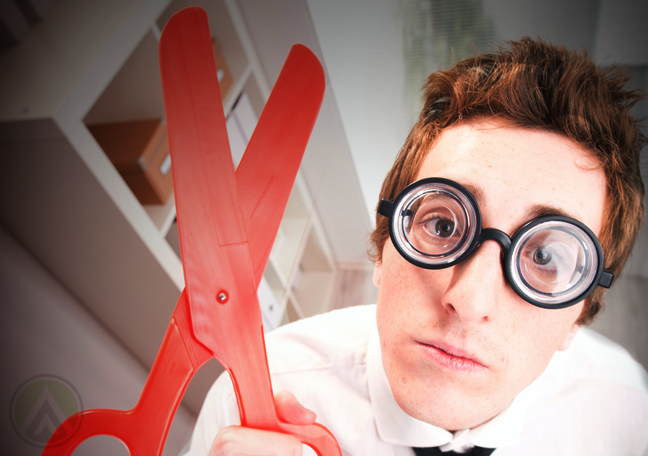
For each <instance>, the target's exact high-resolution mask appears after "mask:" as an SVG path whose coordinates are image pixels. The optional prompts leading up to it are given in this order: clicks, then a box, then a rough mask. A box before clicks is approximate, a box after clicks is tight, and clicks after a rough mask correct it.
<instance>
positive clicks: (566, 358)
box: [502, 328, 648, 455]
mask: <svg viewBox="0 0 648 456" xmlns="http://www.w3.org/2000/svg"><path fill="white" fill-rule="evenodd" d="M530 391H532V392H533V393H532V394H533V395H534V399H533V400H532V403H531V405H530V407H529V409H528V410H527V419H526V421H525V426H524V431H523V436H522V439H521V442H520V446H518V447H516V448H515V450H520V451H521V450H525V449H528V450H529V453H530V454H533V452H532V451H531V449H532V448H543V449H544V450H545V453H546V454H576V455H580V454H583V455H584V454H628V455H630V454H643V452H644V451H646V450H647V449H648V435H647V434H646V429H648V374H646V370H645V369H644V368H643V367H642V366H641V365H640V364H639V363H637V362H636V361H635V360H634V359H632V357H631V356H630V354H629V353H628V352H627V351H626V350H625V349H624V348H622V347H621V346H619V345H618V344H616V343H614V342H612V341H610V340H609V339H607V338H605V337H603V336H601V335H600V334H598V333H596V332H594V331H593V330H590V329H587V328H581V329H580V330H579V332H578V334H577V336H576V337H575V338H574V340H573V342H572V344H571V346H570V347H569V349H568V350H566V351H564V352H557V353H556V354H555V355H554V357H553V359H552V360H551V362H550V363H549V366H548V367H547V369H546V371H545V372H544V373H543V374H542V375H541V376H540V377H539V378H538V380H537V381H536V382H534V384H532V385H531V387H530ZM502 454H509V453H507V452H504V451H502ZM510 454H513V453H510ZM515 454H518V453H515Z"/></svg>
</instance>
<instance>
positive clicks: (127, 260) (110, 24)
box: [0, 0, 336, 411]
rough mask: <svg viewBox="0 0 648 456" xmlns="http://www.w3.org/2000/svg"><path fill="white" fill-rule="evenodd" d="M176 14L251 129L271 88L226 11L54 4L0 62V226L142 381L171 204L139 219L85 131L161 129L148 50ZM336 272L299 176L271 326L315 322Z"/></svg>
mask: <svg viewBox="0 0 648 456" xmlns="http://www.w3.org/2000/svg"><path fill="white" fill-rule="evenodd" d="M186 6H201V7H203V8H204V9H205V10H206V11H207V14H208V16H209V22H210V28H211V31H212V34H213V36H214V37H215V38H216V39H217V40H218V42H219V44H220V46H221V49H222V52H223V54H224V56H225V58H226V60H227V63H228V66H229V68H230V71H231V73H232V75H233V79H234V83H233V85H232V87H231V89H230V90H229V92H228V93H227V94H226V96H225V97H224V108H225V113H226V115H227V113H229V111H230V110H231V108H232V106H233V105H234V103H235V102H236V99H237V98H238V96H239V95H240V94H241V92H243V91H245V92H246V93H247V95H248V96H249V98H250V100H251V102H252V105H253V107H254V109H255V111H256V112H257V115H260V113H261V110H262V107H263V104H264V103H265V100H266V99H267V98H268V96H269V93H270V86H269V84H268V81H266V79H265V74H264V71H263V69H262V68H261V65H260V63H259V61H260V60H259V57H258V56H257V54H256V51H255V49H254V46H253V44H252V40H251V39H250V36H249V34H248V31H247V30H246V26H245V22H244V20H243V18H242V15H241V12H240V11H239V9H238V6H237V3H236V2H235V1H234V0H199V1H191V2H190V1H185V0H174V1H172V2H169V1H165V0H143V1H140V2H132V1H130V0H113V1H111V2H106V3H105V4H104V5H102V6H98V5H96V4H95V3H94V2H84V1H83V0H61V1H60V2H57V5H56V7H55V8H53V9H52V11H51V13H50V14H49V16H48V17H47V18H46V20H45V21H44V22H43V23H41V24H39V26H37V27H35V28H34V30H33V31H32V32H31V35H30V36H29V37H28V38H27V39H26V40H25V41H24V42H23V43H21V44H20V45H18V46H16V47H14V48H11V49H9V50H7V51H6V52H5V53H4V54H3V55H2V56H0V66H2V67H3V68H5V70H4V71H3V72H2V73H1V74H0V94H1V96H2V99H3V100H4V101H3V103H2V104H1V105H0V144H2V149H3V153H2V160H3V163H2V166H1V167H0V169H1V171H0V194H1V195H0V216H1V220H2V223H3V224H5V225H6V226H7V228H8V229H9V230H10V231H12V232H13V233H14V235H16V236H17V237H18V238H19V239H20V240H21V241H22V242H23V243H24V244H25V245H26V246H27V247H28V248H29V249H30V250H31V251H32V252H33V253H34V254H35V256H36V257H37V258H39V259H40V261H41V262H42V263H43V264H44V265H45V266H46V267H47V268H48V269H49V270H50V271H51V272H52V274H53V275H54V276H55V277H57V279H58V280H60V281H61V282H62V283H63V284H64V285H65V286H66V287H67V288H68V289H69V290H70V291H71V292H72V294H74V295H75V296H77V297H78V298H79V300H80V301H81V302H83V303H84V304H85V305H86V306H87V308H88V309H89V310H90V312H91V313H92V314H94V315H95V317H96V318H97V319H98V320H99V321H100V322H101V323H102V324H103V325H105V327H107V329H108V330H109V331H110V332H111V333H112V334H114V335H115V337H116V338H117V339H118V340H120V341H121V342H122V343H123V344H124V345H125V346H126V347H127V348H128V350H129V351H131V352H132V353H133V354H134V355H135V356H136V357H137V358H138V359H139V360H140V361H141V362H142V363H143V364H144V365H146V366H148V367H150V366H151V365H152V363H153V360H154V357H155V354H156V353H157V350H158V347H159V344H160V342H161V341H162V337H163V335H164V331H165V329H166V326H167V324H168V321H169V317H170V316H171V313H172V311H173V309H174V307H175V304H176V302H177V299H178V298H179V295H180V292H181V290H182V288H183V287H184V278H183V272H182V263H181V260H180V258H179V254H178V253H177V246H175V247H176V248H175V249H174V242H177V232H176V233H174V219H175V205H174V200H173V197H171V199H170V200H169V201H168V202H167V203H166V204H164V205H155V206H143V205H141V204H140V203H139V202H138V200H137V198H136V197H135V196H134V195H133V193H132V192H131V190H130V189H129V188H128V186H127V185H126V184H125V183H124V181H123V180H122V179H121V177H120V175H119V173H118V172H117V171H116V170H115V168H114V167H113V165H112V164H111V163H110V161H109V160H108V158H107V157H106V155H105V154H104V153H103V151H102V150H101V147H100V146H99V144H97V142H96V141H95V140H94V138H93V136H92V135H91V134H90V132H89V131H88V129H87V125H92V124H97V123H106V122H119V121H130V120H140V119H151V118H158V119H163V118H164V107H163V101H162V93H161V84H160V78H159V68H158V57H157V42H158V40H159V36H160V30H161V29H162V28H163V26H164V24H165V23H166V21H167V20H168V18H169V17H170V16H171V15H172V14H173V13H174V12H175V11H177V10H179V9H182V8H184V7H186ZM35 68H36V69H37V71H35ZM6 69H9V71H7V70H6ZM335 272H336V266H335V261H334V258H333V255H332V253H331V249H330V248H329V246H328V241H327V236H326V235H325V232H324V230H323V228H322V223H321V221H320V218H319V215H318V213H317V211H316V209H315V205H314V202H313V199H312V197H311V195H310V194H309V192H308V185H307V183H306V182H305V179H304V176H303V175H302V174H301V172H300V175H299V176H298V179H297V183H296V185H295V187H294V189H293V192H292V194H291V197H290V201H289V203H288V207H287V210H286V213H285V216H284V219H283V222H282V224H281V228H280V232H279V235H278V237H277V242H276V243H275V246H274V248H273V251H272V254H271V257H270V261H269V265H268V268H267V270H266V273H265V277H266V279H267V281H268V283H269V284H270V287H271V289H272V290H273V292H274V294H275V297H276V298H277V302H279V303H280V305H281V306H282V309H283V308H286V311H285V312H286V315H285V316H284V318H283V321H284V322H287V321H289V320H294V319H296V318H301V317H304V316H310V315H314V314H316V313H319V312H321V311H323V310H326V309H327V308H328V303H327V300H328V299H329V298H330V295H331V290H332V286H333V281H334V276H335ZM212 373H213V372H212ZM211 381H212V378H211V377H210V378H209V379H208V380H206V381H205V382H203V383H204V384H203V385H202V387H201V388H202V389H203V390H204V389H205V388H206V387H207V386H208V385H209V383H210V382H211ZM194 383H195V382H194ZM198 383H200V382H198ZM201 394H204V391H203V392H202V393H201ZM198 402H199V400H198ZM198 406H199V405H196V404H191V408H192V409H193V410H194V411H197V407H198Z"/></svg>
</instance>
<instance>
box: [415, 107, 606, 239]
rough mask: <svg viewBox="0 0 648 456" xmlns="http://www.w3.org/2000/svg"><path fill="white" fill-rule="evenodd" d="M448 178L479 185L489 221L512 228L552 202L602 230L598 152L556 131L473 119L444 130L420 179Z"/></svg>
mask: <svg viewBox="0 0 648 456" xmlns="http://www.w3.org/2000/svg"><path fill="white" fill-rule="evenodd" d="M425 177H444V178H448V179H452V180H455V181H457V182H459V183H461V184H463V185H464V186H466V187H468V188H469V189H471V190H476V193H478V194H476V195H475V196H477V197H478V199H479V203H480V209H481V211H482V215H483V217H484V226H491V227H496V228H499V229H502V230H504V231H507V232H508V231H510V230H511V229H515V228H517V227H518V226H519V225H520V224H522V223H524V222H526V221H528V220H525V219H524V218H525V217H526V214H528V213H529V212H530V211H532V210H533V208H534V207H538V206H550V207H554V208H557V209H559V210H560V211H561V212H565V213H568V214H572V216H573V217H574V218H576V219H578V220H580V221H581V222H583V223H585V225H587V226H588V227H589V228H590V229H592V230H593V231H594V232H595V233H596V234H597V235H598V234H599V233H600V230H601V225H602V214H603V208H604V205H605V198H606V185H605V175H604V173H603V170H602V168H601V167H600V166H599V164H598V162H597V161H596V160H595V159H594V158H593V156H592V155H591V154H590V153H589V152H587V151H586V150H584V149H583V148H581V147H580V146H579V145H578V144H576V143H574V142H573V141H571V140H569V139H568V138H566V137H563V136H561V135H558V134H555V133H549V132H541V131H534V130H529V129H525V128H519V127H514V126H511V125H510V124H508V123H506V122H504V121H500V120H497V119H492V118H490V119H480V120H471V121H468V122H464V123H462V124H459V125H456V126H453V127H450V128H448V129H446V130H444V131H443V133H442V134H441V135H440V137H439V138H438V139H437V141H436V143H435V144H434V146H433V147H432V149H431V150H430V152H429V153H428V155H427V156H426V157H425V159H424V161H423V163H422V165H421V169H420V170H419V173H418V174H417V177H416V179H417V180H418V179H423V178H425Z"/></svg>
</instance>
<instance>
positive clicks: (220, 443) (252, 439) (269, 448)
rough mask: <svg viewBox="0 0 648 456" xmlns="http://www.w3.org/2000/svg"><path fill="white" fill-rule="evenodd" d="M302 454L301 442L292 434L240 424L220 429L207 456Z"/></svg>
mask: <svg viewBox="0 0 648 456" xmlns="http://www.w3.org/2000/svg"><path fill="white" fill-rule="evenodd" d="M302 454H303V447H302V444H301V442H300V441H299V440H297V439H296V438H295V437H293V436H292V435H288V434H279V433H276V432H269V431H260V430H258V429H251V428H246V427H241V426H229V427H226V428H224V429H221V430H220V431H219V433H218V434H217V435H216V438H215V439H214V443H213V445H212V447H211V450H210V452H209V456H234V455H245V456H254V455H259V456H260V455H263V456H300V455H302Z"/></svg>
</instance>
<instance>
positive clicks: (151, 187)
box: [88, 119, 173, 204]
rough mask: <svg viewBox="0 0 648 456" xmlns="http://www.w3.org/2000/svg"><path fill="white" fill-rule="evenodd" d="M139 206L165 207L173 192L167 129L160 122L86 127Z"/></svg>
mask: <svg viewBox="0 0 648 456" xmlns="http://www.w3.org/2000/svg"><path fill="white" fill-rule="evenodd" d="M88 130H90V133H92V135H93V136H94V137H95V139H96V140H97V142H98V143H99V145H100V146H101V148H102V149H103V151H104V152H105V153H106V155H107V156H108V158H109V159H110V161H111V162H112V164H113V165H114V166H115V168H116V169H117V171H119V174H120V175H121V176H122V178H123V179H124V181H125V182H126V184H128V186H129V187H130V189H131V190H132V191H133V193H134V194H135V196H136V197H137V199H138V200H139V202H140V203H141V204H164V203H166V201H167V200H168V199H169V197H170V196H171V193H173V178H172V176H171V156H170V155H169V141H168V139H167V131H166V126H165V125H164V124H162V122H161V121H160V120H159V119H151V120H137V121H132V122H119V123H109V124H101V125H89V126H88Z"/></svg>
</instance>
